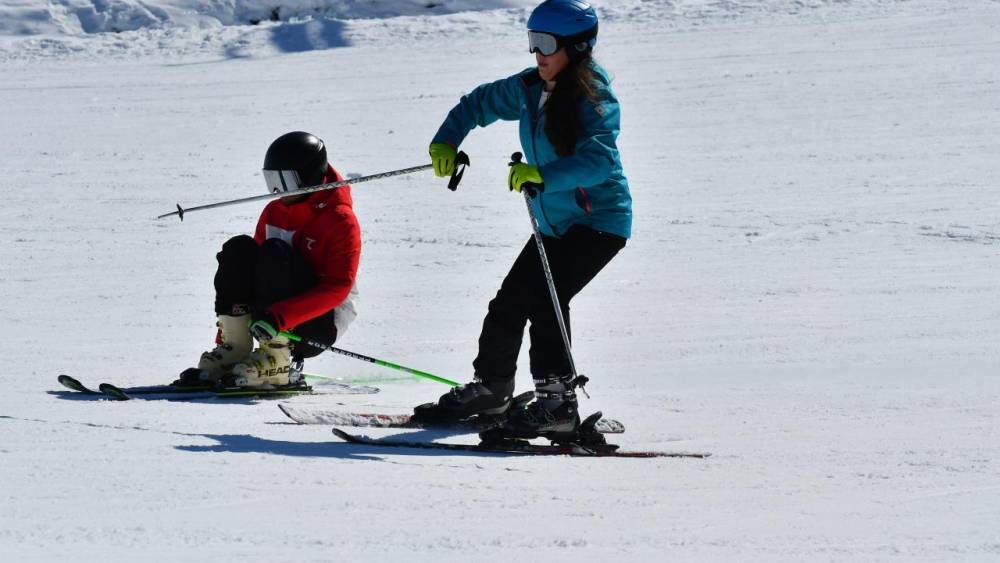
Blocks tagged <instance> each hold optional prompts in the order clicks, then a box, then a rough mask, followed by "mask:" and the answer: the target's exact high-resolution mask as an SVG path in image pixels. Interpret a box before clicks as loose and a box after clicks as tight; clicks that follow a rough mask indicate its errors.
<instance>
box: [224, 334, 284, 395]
mask: <svg viewBox="0 0 1000 563" xmlns="http://www.w3.org/2000/svg"><path fill="white" fill-rule="evenodd" d="M297 371H298V370H294V369H293V368H292V349H291V347H290V346H289V340H288V337H286V336H282V335H278V336H275V337H274V338H271V339H269V340H265V341H262V342H261V343H260V346H259V347H258V348H257V349H256V350H254V351H253V352H252V353H250V355H249V356H247V357H246V358H243V359H242V360H241V361H239V362H237V364H236V365H234V366H233V368H232V381H233V385H235V386H237V387H284V386H288V385H290V384H292V383H298V381H299V379H300V378H299V374H298V373H297ZM293 372H296V373H293Z"/></svg>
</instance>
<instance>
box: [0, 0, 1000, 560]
mask: <svg viewBox="0 0 1000 563" xmlns="http://www.w3.org/2000/svg"><path fill="white" fill-rule="evenodd" d="M432 3H433V4H435V5H436V6H435V7H426V5H427V4H432ZM532 4H533V2H528V1H508V2H501V1H487V0H482V1H471V0H469V1H464V2H463V1H457V0H455V1H447V0H446V1H441V2H416V1H404V0H397V1H394V2H388V1H385V2H375V1H371V2H362V1H360V0H358V1H350V2H333V1H319V0H317V1H315V2H306V1H294V2H284V3H282V4H281V6H283V7H284V8H283V10H281V11H280V14H279V15H280V17H279V20H278V21H273V22H272V21H270V20H269V19H264V21H262V22H261V23H259V24H258V25H250V24H248V23H244V20H249V19H251V18H257V17H261V14H264V15H266V14H267V13H268V12H269V9H270V7H271V6H272V4H271V3H264V2H259V1H246V2H234V1H232V0H214V1H198V0H181V1H173V2H167V1H162V0H161V1H156V0H149V1H143V2H139V1H131V0H129V1H126V0H102V1H100V2H97V1H94V2H85V1H83V0H58V1H56V0H53V1H51V2H47V3H44V4H43V3H40V2H29V1H27V0H0V70H2V73H3V77H4V81H3V85H2V86H0V92H2V93H0V99H2V101H3V107H4V111H3V117H2V119H0V123H2V125H0V131H2V135H0V172H2V173H0V193H2V194H3V195H4V205H2V206H0V237H2V240H3V244H2V245H0V295H2V296H3V298H2V300H0V319H2V320H3V321H4V322H5V326H6V327H7V331H6V336H5V337H4V338H2V339H0V358H3V359H4V361H5V363H6V367H5V368H3V369H0V382H2V383H3V386H4V388H5V392H4V393H3V394H2V395H0V428H2V430H3V439H2V441H0V554H2V559H3V560H4V561H70V560H72V561H136V560H157V561H209V560H210V561H228V560H232V561H245V560H257V561H296V562H304V561H333V560H347V561H371V560H379V561H467V560H469V559H472V558H478V559H484V560H488V561H496V560H504V561H510V560H526V559H528V558H531V559H533V560H540V561H597V560H602V561H606V560H608V559H609V558H616V559H617V560H622V561H664V560H674V561H845V560H852V561H862V560H863V561H888V560H892V561H997V560H998V559H1000V532H998V530H1000V526H998V525H997V522H1000V435H998V434H1000V432H998V427H1000V381H998V377H997V376H998V368H1000V345H998V344H1000V343H998V337H997V334H998V333H1000V299H998V298H997V295H998V293H1000V277H998V275H997V272H998V265H1000V258H998V253H997V250H998V248H1000V219H998V217H1000V178H998V174H997V172H998V156H1000V136H998V133H997V131H1000V87H998V80H1000V73H998V70H997V69H998V68H1000V56H998V55H1000V40H998V37H1000V34H998V29H1000V3H998V2H991V1H985V0H982V1H969V2H955V3H950V2H948V3H946V2H929V1H925V0H918V1H913V2H892V1H882V2H863V1H851V0H845V1H830V2H824V1H818V0H813V1H781V0H774V1H764V0H759V1H753V0H746V1H742V2H736V1H714V0H701V1H693V0H690V1H689V0H678V1H675V2H668V1H662V0H648V1H640V0H617V1H610V0H608V1H604V2H595V4H596V5H597V6H598V8H599V9H600V11H601V17H602V22H604V25H603V26H602V34H601V42H600V44H599V53H598V54H599V58H600V59H601V60H602V61H603V62H604V63H605V65H606V66H607V67H608V68H609V69H610V71H611V72H612V73H613V74H614V76H615V88H616V91H617V93H618V95H619V97H620V99H621V101H622V105H623V129H622V135H621V138H620V147H621V151H622V156H623V160H624V164H625V169H626V172H627V174H628V176H629V179H630V181H631V185H632V188H633V193H634V196H635V218H636V223H635V237H634V238H633V239H632V240H631V241H630V243H629V245H628V247H627V248H626V249H625V250H624V251H623V252H622V253H621V254H620V255H619V257H618V258H616V259H615V261H614V262H612V264H611V265H610V266H609V267H608V268H607V270H606V271H604V272H603V273H602V274H601V275H600V276H599V277H598V278H597V279H596V280H595V281H594V282H593V283H592V284H591V285H590V286H589V287H588V288H587V289H586V290H585V291H584V292H583V293H582V294H581V295H580V296H579V297H578V298H577V299H576V300H575V301H574V304H573V305H574V308H573V326H574V336H575V348H574V353H575V357H576V361H577V364H578V365H579V366H580V368H581V370H582V371H583V372H585V373H587V374H588V375H590V376H591V377H592V380H593V381H592V384H591V386H590V393H591V395H592V397H593V398H592V399H590V400H585V402H584V407H585V409H586V410H588V411H589V410H602V411H604V412H605V413H606V414H607V415H609V416H613V417H615V418H618V419H621V420H623V421H624V422H625V423H626V424H627V425H628V428H629V431H628V433H627V434H624V435H623V436H621V437H620V442H621V443H622V444H623V447H625V448H627V449H670V450H674V449H677V450H699V451H700V450H706V451H711V452H714V456H713V457H711V458H709V459H707V460H678V459H660V460H614V459H595V460H587V459H576V458H574V459H569V458H544V459H525V458H514V457H507V456H496V455H472V454H455V453H447V454H435V453H431V452H427V451H419V450H378V449H374V448H371V447H362V446H352V445H347V444H343V443H340V442H339V441H338V440H336V439H335V438H334V437H333V436H332V435H331V434H330V431H329V429H328V428H324V427H318V426H296V425H293V424H289V422H288V421H287V420H286V419H284V418H283V416H282V415H281V413H280V412H279V411H278V409H277V407H276V405H275V403H274V402H268V401H262V402H244V403H217V402H200V403H161V402H143V401H134V402H126V403H114V402H104V401H100V402H95V401H91V400H73V398H72V397H70V396H67V395H65V394H53V393H51V392H52V391H57V390H58V386H57V384H56V381H55V378H56V375H58V374H59V373H72V374H74V375H77V376H78V377H80V378H81V379H82V380H83V381H84V382H86V383H91V384H94V385H96V383H98V382H99V381H102V380H109V381H113V382H115V383H118V384H122V385H140V384H154V383H160V382H165V381H167V380H169V379H171V378H172V377H173V376H174V375H175V374H176V373H177V372H178V371H179V370H180V369H182V368H184V367H186V366H188V365H190V364H191V362H193V361H195V360H196V359H197V356H198V354H199V353H200V352H201V351H202V350H204V349H205V348H206V347H208V346H210V342H211V338H212V336H213V334H214V327H213V322H214V319H213V318H212V299H213V290H212V283H211V280H212V275H213V272H214V268H215V252H216V251H217V249H218V246H219V245H220V244H221V242H222V241H224V240H225V239H226V238H228V237H229V236H232V235H234V234H237V233H240V232H246V231H248V230H249V229H251V228H252V225H253V223H254V220H255V218H256V214H257V213H258V212H259V210H260V208H261V205H257V204H249V205H246V206H241V207H230V208H224V209H218V210H214V211H206V212H201V213H197V214H195V213H192V214H190V215H189V216H188V218H187V219H186V220H185V222H184V223H178V222H176V221H157V220H155V219H153V217H155V216H156V215H159V214H161V213H166V212H168V211H171V210H172V209H173V206H174V204H175V203H176V202H181V203H183V204H185V205H197V204H200V203H208V202H212V201H217V200H221V199H230V198H237V197H243V196H246V195H252V194H256V193H259V191H260V190H261V188H262V185H263V184H262V182H261V179H260V173H259V167H260V162H261V159H262V157H263V153H264V150H265V149H266V147H267V145H268V144H269V143H270V141H271V140H273V139H274V138H275V137H277V136H278V135H280V134H282V133H284V132H286V131H290V130H295V129H306V130H309V131H312V132H315V133H316V134H318V135H320V136H322V137H323V138H325V139H326V141H327V143H328V145H329V146H330V148H331V154H332V155H333V160H334V162H335V163H336V164H337V165H338V166H339V167H340V168H341V170H343V171H345V172H348V173H353V174H369V173H374V172H380V171H384V170H390V169H395V168H402V167H406V166H412V165H416V164H422V163H424V162H426V160H427V157H426V144H427V142H428V141H429V139H430V137H431V135H432V134H433V132H434V131H435V130H436V128H437V126H438V124H439V123H440V120H441V119H442V118H443V116H444V114H445V113H446V112H447V110H448V109H449V108H450V107H451V105H452V104H454V103H455V101H456V100H457V99H458V97H459V96H460V95H461V94H462V93H464V92H467V91H468V90H470V89H471V88H472V87H474V86H475V85H477V84H479V83H481V82H485V81H487V80H492V79H495V78H498V77H502V76H506V75H508V74H510V73H513V72H516V71H518V70H520V69H522V68H524V67H526V66H529V65H530V64H532V58H531V57H530V55H528V54H527V53H526V52H525V50H526V49H525V45H524V35H523V22H524V19H525V17H526V15H527V13H528V12H529V10H530V7H531V5H532ZM116 29H117V30H121V31H120V32H117V33H116V32H114V31H113V30H116ZM463 148H465V149H466V150H467V151H468V152H469V154H470V155H471V156H472V159H473V166H472V167H471V168H470V169H469V170H468V172H467V173H466V180H465V183H464V184H463V186H462V187H461V188H460V190H459V191H458V192H457V193H450V192H448V190H446V189H444V186H443V183H442V182H441V181H438V180H436V179H435V178H433V176H432V175H430V174H414V175H411V176H405V177H400V178H394V179H392V180H386V181H382V182H373V183H369V184H363V185H358V186H357V187H356V188H355V189H354V195H355V200H356V205H357V212H358V215H359V217H360V219H361V221H362V228H363V235H364V241H365V242H364V244H365V246H364V255H363V259H362V271H361V281H360V283H361V286H360V287H361V302H360V316H359V318H358V320H357V322H356V323H355V324H354V326H352V328H351V331H350V332H349V333H348V334H347V335H346V336H345V337H344V339H343V340H342V341H341V342H340V344H341V345H342V346H343V347H344V348H347V349H350V350H355V351H358V352H361V353H365V354H369V355H373V356H377V357H381V358H385V359H388V360H391V361H395V362H398V363H402V364H405V365H409V366H413V367H416V368H420V369H424V370H428V371H431V372H434V373H437V374H440V375H443V376H446V377H451V378H453V379H459V380H466V379H468V377H469V375H470V366H469V363H470V361H471V359H472V356H473V354H474V350H475V342H476V336H477V333H478V329H479V324H480V322H481V318H482V315H483V313H484V312H485V308H486V304H487V302H488V301H489V299H490V298H491V297H492V295H493V294H494V292H495V291H496V288H497V286H498V284H499V281H500V279H501V278H502V276H503V274H504V273H505V272H506V269H507V268H508V267H509V264H510V263H511V262H512V260H513V258H514V256H515V255H516V253H517V252H518V250H519V249H520V247H521V246H522V245H523V244H524V243H525V242H526V241H527V240H528V237H529V233H530V228H529V224H528V219H527V217H526V216H525V213H524V206H523V203H522V202H521V201H520V200H519V199H518V198H517V197H513V196H512V195H511V194H509V193H508V192H507V190H506V189H505V188H504V186H503V181H504V178H505V168H506V162H507V156H508V155H509V154H510V153H511V152H512V151H513V150H515V149H517V139H516V131H515V129H514V127H513V126H512V125H510V124H497V125H495V126H493V127H491V128H489V129H486V130H481V131H477V132H474V133H473V135H472V136H470V138H469V139H468V141H467V143H466V144H465V145H464V147H463ZM308 367H309V369H310V370H311V371H317V372H321V373H328V374H333V375H338V376H342V377H344V378H345V379H348V380H362V381H366V382H369V383H371V384H375V385H379V386H380V387H381V388H382V393H380V394H379V395H372V396H346V395H345V396H343V397H339V396H338V397H334V398H331V397H329V396H327V397H298V398H295V399H291V401H292V402H294V403H295V404H299V405H315V406H317V407H322V408H333V407H336V406H338V405H343V408H350V409H359V408H365V409H374V408H378V409H381V410H385V411H388V412H406V411H407V410H408V409H409V408H410V407H411V406H412V405H414V404H417V403H420V402H424V401H428V400H432V399H434V398H435V397H436V396H437V395H438V394H440V393H441V392H443V390H444V389H443V387H442V386H441V385H440V384H436V383H432V382H425V381H416V380H409V379H405V380H400V379H399V373H398V372H393V371H390V370H385V369H383V368H379V367H377V366H373V365H371V364H365V363H359V362H357V361H354V360H350V359H347V358H343V357H340V356H335V355H326V356H323V357H320V358H317V359H316V360H313V361H311V362H310V363H309V366H308ZM519 378H520V379H519V389H521V390H524V389H527V388H529V387H530V381H529V379H528V377H527V373H526V370H524V369H522V374H521V375H520V376H519ZM370 433H371V434H373V435H379V436H381V435H396V434H400V433H401V432H398V431H391V430H371V431H370ZM407 434H409V432H407ZM415 434H416V435H417V436H423V437H428V436H429V437H433V438H443V437H445V436H444V435H442V434H441V433H431V432H416V433H415ZM447 438H448V439H450V440H455V441H471V440H473V439H474V437H472V436H468V435H458V436H450V437H447Z"/></svg>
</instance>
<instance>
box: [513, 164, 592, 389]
mask: <svg viewBox="0 0 1000 563" xmlns="http://www.w3.org/2000/svg"><path fill="white" fill-rule="evenodd" d="M510 158H511V160H512V161H513V162H512V164H516V163H518V162H521V158H522V155H521V153H519V152H516V153H514V154H513V155H511V157H510ZM525 186H526V187H525V189H522V190H521V193H523V194H524V205H525V206H526V207H527V208H528V217H529V218H530V219H531V230H532V232H533V233H534V236H535V244H536V245H537V246H538V258H539V259H540V260H541V262H542V271H544V272H545V282H546V283H547V284H548V286H549V295H550V296H551V297H552V306H553V307H554V308H555V311H556V321H558V323H559V332H561V333H562V340H563V346H564V347H565V348H566V359H567V360H568V361H569V369H570V371H571V372H572V374H573V379H576V377H577V373H576V363H575V362H574V361H573V349H572V346H571V345H570V342H569V331H567V330H566V320H565V319H564V318H563V314H562V306H561V305H560V304H559V294H557V293H556V282H555V280H554V279H553V278H552V268H551V267H550V266H549V256H548V254H546V253H545V244H544V243H543V242H542V233H541V232H540V231H539V230H538V218H537V217H536V216H535V210H534V209H532V208H531V196H529V195H528V191H529V190H530V186H531V184H525ZM580 390H581V391H583V392H584V394H586V393H587V392H586V391H585V390H584V389H583V388H582V387H581V388H580Z"/></svg>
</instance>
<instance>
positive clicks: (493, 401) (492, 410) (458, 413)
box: [413, 376, 514, 422]
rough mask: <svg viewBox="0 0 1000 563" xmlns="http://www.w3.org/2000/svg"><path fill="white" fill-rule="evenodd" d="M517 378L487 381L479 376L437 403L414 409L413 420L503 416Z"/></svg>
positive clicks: (442, 397)
mask: <svg viewBox="0 0 1000 563" xmlns="http://www.w3.org/2000/svg"><path fill="white" fill-rule="evenodd" d="M513 394H514V378H512V377H511V378H508V379H495V380H489V381H484V380H482V379H480V378H479V376H476V377H475V378H474V379H473V380H472V381H471V382H470V383H466V384H465V385H459V386H458V387H453V388H452V389H451V391H448V392H447V393H445V394H444V395H441V398H440V399H438V402H436V403H425V404H423V405H420V406H418V407H416V408H415V409H413V420H414V421H422V422H428V421H452V420H463V419H467V418H471V417H473V416H477V415H485V416H496V417H499V416H502V415H503V414H504V413H505V412H507V409H509V408H510V405H511V397H512V395H513Z"/></svg>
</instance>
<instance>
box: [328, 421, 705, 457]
mask: <svg viewBox="0 0 1000 563" xmlns="http://www.w3.org/2000/svg"><path fill="white" fill-rule="evenodd" d="M333 433H334V435H335V436H337V437H338V438H340V439H341V440H344V441H345V442H348V443H351V444H359V445H365V446H378V447H387V448H420V449H430V450H450V451H462V452H478V453H490V454H509V455H535V456H543V455H565V456H574V457H638V458H648V457H691V458H706V457H709V456H710V455H712V454H710V453H707V452H659V451H632V452H630V451H621V450H619V449H618V446H616V445H614V444H603V445H594V446H583V445H579V444H547V445H542V444H532V443H529V442H526V441H523V440H518V441H510V442H509V443H504V444H488V443H487V444H449V443H442V442H408V441H406V440H396V439H391V438H383V439H376V438H371V437H368V436H362V435H357V434H350V433H348V432H345V431H343V430H341V429H340V428H334V429H333Z"/></svg>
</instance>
